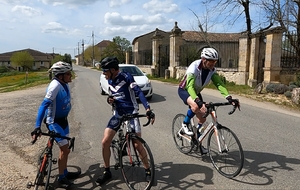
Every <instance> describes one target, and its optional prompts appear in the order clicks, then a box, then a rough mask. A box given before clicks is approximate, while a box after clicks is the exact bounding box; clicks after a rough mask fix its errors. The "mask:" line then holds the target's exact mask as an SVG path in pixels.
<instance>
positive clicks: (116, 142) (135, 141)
mask: <svg viewBox="0 0 300 190" xmlns="http://www.w3.org/2000/svg"><path fill="white" fill-rule="evenodd" d="M140 117H147V115H145V114H138V113H135V114H125V115H123V116H122V117H121V122H120V124H119V127H120V129H119V130H118V132H117V133H118V135H115V137H114V139H113V140H112V143H111V145H110V147H111V150H112V153H113V157H114V160H115V165H114V168H115V169H116V170H117V169H118V168H120V169H121V173H122V176H123V178H124V181H125V183H126V185H127V186H128V187H129V189H137V190H138V189H139V190H141V189H146V190H148V189H150V188H151V187H152V185H153V182H154V174H155V169H154V159H153V155H152V153H151V150H150V147H149V146H148V144H147V143H146V141H145V140H143V139H142V138H141V137H139V136H138V135H137V134H136V133H134V132H133V131H132V128H131V126H130V120H132V119H134V118H140ZM149 123H150V118H149V119H148V122H147V123H146V124H144V125H143V126H147V125H149ZM137 145H140V146H139V147H140V148H139V150H138V149H137V148H138V147H137ZM145 168H149V169H150V173H149V175H148V176H146V173H145Z"/></svg>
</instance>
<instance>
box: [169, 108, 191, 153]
mask: <svg viewBox="0 0 300 190" xmlns="http://www.w3.org/2000/svg"><path fill="white" fill-rule="evenodd" d="M184 118H185V115H184V114H181V113H180V114H177V115H176V116H175V117H174V119H173V123H172V136H173V139H174V142H175V145H176V147H177V149H178V150H179V151H180V152H182V153H183V154H188V153H190V152H191V151H192V150H193V147H194V143H193V140H192V137H191V136H188V135H186V136H184V137H182V136H179V135H178V132H179V131H180V130H181V128H182V123H183V120H184Z"/></svg>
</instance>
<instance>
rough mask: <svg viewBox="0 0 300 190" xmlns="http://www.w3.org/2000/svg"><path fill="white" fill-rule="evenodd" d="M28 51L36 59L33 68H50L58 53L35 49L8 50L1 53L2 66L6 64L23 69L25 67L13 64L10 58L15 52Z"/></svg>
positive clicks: (0, 63)
mask: <svg viewBox="0 0 300 190" xmlns="http://www.w3.org/2000/svg"><path fill="white" fill-rule="evenodd" d="M22 51H27V52H28V53H29V54H30V55H31V56H32V57H33V59H34V63H33V66H32V70H40V69H49V68H50V66H51V61H52V59H53V57H54V56H55V55H57V54H53V53H43V52H40V51H37V50H33V49H23V50H17V51H12V52H6V53H1V54H0V66H5V67H8V68H11V69H15V70H18V71H22V70H23V68H22V67H19V66H12V64H11V61H10V58H11V56H12V55H13V54H14V53H17V52H22Z"/></svg>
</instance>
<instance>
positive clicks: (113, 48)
mask: <svg viewBox="0 0 300 190" xmlns="http://www.w3.org/2000/svg"><path fill="white" fill-rule="evenodd" d="M112 41H113V42H112V43H110V44H109V45H108V46H107V47H106V48H105V49H104V50H103V52H102V58H104V57H108V56H116V57H117V58H118V59H119V61H120V63H125V61H126V51H131V50H132V47H131V44H130V41H129V40H127V39H126V38H121V37H120V36H116V37H114V38H113V40H112Z"/></svg>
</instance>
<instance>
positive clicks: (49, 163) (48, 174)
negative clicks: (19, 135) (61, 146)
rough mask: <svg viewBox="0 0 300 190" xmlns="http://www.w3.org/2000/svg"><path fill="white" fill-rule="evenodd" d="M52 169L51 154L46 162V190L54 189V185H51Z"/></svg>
mask: <svg viewBox="0 0 300 190" xmlns="http://www.w3.org/2000/svg"><path fill="white" fill-rule="evenodd" d="M51 169H52V156H50V157H49V158H48V159H47V163H46V171H45V173H47V177H46V181H45V190H50V189H52V186H50V184H49V183H50V177H51Z"/></svg>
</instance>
